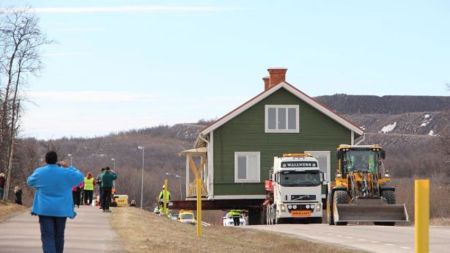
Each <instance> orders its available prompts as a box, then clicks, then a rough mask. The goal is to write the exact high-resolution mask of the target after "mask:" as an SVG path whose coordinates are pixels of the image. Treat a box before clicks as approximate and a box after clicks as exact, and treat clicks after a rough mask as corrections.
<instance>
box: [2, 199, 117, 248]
mask: <svg viewBox="0 0 450 253" xmlns="http://www.w3.org/2000/svg"><path fill="white" fill-rule="evenodd" d="M113 212H114V209H113ZM77 213H78V215H77V217H76V218H75V219H74V220H70V219H68V222H67V224H66V231H65V232H66V236H65V247H64V253H86V252H96V253H102V252H105V253H106V252H108V253H119V252H120V253H122V252H123V250H122V248H121V245H120V243H119V241H118V237H117V235H116V233H115V232H114V231H113V230H112V228H111V224H110V218H111V214H110V213H103V212H102V211H101V210H99V209H98V208H97V207H93V206H81V207H80V208H79V209H78V208H77ZM0 252H1V253H30V252H33V253H35V252H42V248H41V237H40V230H39V222H38V218H37V217H36V216H31V215H30V214H29V213H28V212H27V213H24V214H21V215H18V216H15V217H13V218H11V219H9V220H7V221H5V222H2V223H0Z"/></svg>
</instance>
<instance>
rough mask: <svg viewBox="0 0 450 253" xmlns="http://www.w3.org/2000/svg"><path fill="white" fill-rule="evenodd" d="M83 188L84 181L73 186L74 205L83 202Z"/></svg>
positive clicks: (78, 205)
mask: <svg viewBox="0 0 450 253" xmlns="http://www.w3.org/2000/svg"><path fill="white" fill-rule="evenodd" d="M82 188H83V182H81V183H80V184H79V185H77V186H74V187H72V198H73V205H74V206H77V207H78V208H79V207H80V204H81V189H82Z"/></svg>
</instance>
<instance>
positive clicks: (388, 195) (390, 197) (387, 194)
mask: <svg viewBox="0 0 450 253" xmlns="http://www.w3.org/2000/svg"><path fill="white" fill-rule="evenodd" d="M381 196H383V197H384V198H385V199H386V201H387V203H388V204H389V205H391V204H395V192H394V191H383V192H382V193H381Z"/></svg>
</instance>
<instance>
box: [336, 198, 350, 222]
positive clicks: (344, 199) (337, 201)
mask: <svg viewBox="0 0 450 253" xmlns="http://www.w3.org/2000/svg"><path fill="white" fill-rule="evenodd" d="M347 203H348V194H347V192H346V191H336V192H334V196H333V207H334V208H333V209H334V210H333V216H334V215H336V214H337V208H336V207H337V204H347ZM333 220H334V221H335V222H334V223H335V225H336V226H345V225H347V222H342V221H338V222H336V219H335V217H333Z"/></svg>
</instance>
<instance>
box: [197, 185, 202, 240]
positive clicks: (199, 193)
mask: <svg viewBox="0 0 450 253" xmlns="http://www.w3.org/2000/svg"><path fill="white" fill-rule="evenodd" d="M196 181H197V236H198V237H201V236H202V180H201V179H200V178H196Z"/></svg>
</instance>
